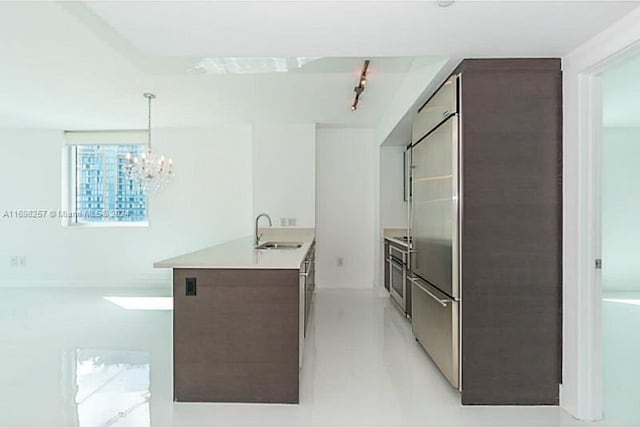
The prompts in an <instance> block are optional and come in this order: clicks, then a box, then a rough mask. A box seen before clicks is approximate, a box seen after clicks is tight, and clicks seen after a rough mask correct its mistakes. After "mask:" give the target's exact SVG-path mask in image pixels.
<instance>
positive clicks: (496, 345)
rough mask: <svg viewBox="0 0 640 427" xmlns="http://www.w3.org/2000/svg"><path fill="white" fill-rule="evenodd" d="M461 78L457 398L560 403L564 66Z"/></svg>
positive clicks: (536, 65)
mask: <svg viewBox="0 0 640 427" xmlns="http://www.w3.org/2000/svg"><path fill="white" fill-rule="evenodd" d="M456 72H459V73H461V74H462V78H461V79H460V85H461V87H460V104H461V111H462V114H461V116H462V126H461V128H460V131H461V141H462V150H461V153H462V186H463V187H462V188H463V192H464V193H463V194H464V200H463V208H462V218H461V227H462V230H463V231H462V233H463V241H462V246H461V264H462V301H463V303H462V342H463V346H462V361H463V362H462V363H463V365H462V384H463V388H462V403H464V404H542V405H544V404H551V405H557V404H558V400H559V396H558V394H559V384H560V382H561V368H562V357H561V356H562V353H561V351H562V350H561V348H562V347H561V346H562V259H561V256H562V182H561V180H562V72H561V64H560V60H559V59H513V60H466V61H463V62H462V64H460V67H459V68H458V70H456Z"/></svg>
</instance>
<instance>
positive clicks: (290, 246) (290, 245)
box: [256, 242, 302, 249]
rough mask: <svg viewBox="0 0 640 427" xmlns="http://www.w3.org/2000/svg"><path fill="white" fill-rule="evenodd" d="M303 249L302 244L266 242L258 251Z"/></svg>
mask: <svg viewBox="0 0 640 427" xmlns="http://www.w3.org/2000/svg"><path fill="white" fill-rule="evenodd" d="M301 247H302V243H300V242H264V243H263V244H261V245H260V246H258V247H257V248H256V249H298V248H301Z"/></svg>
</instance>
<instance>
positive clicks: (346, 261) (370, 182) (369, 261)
mask: <svg viewBox="0 0 640 427" xmlns="http://www.w3.org/2000/svg"><path fill="white" fill-rule="evenodd" d="M374 146H375V143H374V131H373V129H356V128H351V129H347V128H319V129H318V130H317V144H316V171H317V175H316V219H317V221H316V238H317V252H316V269H317V276H316V280H317V283H318V287H323V288H335V287H348V288H370V287H372V286H373V279H374V277H373V276H374V252H375V251H374V245H373V244H372V241H373V237H372V236H374V218H375V212H376V210H377V209H378V207H377V206H375V205H374V203H375V200H376V199H375V195H374V192H375V190H376V188H377V185H376V183H375V181H374V177H375V176H376V174H375V169H376V168H377V166H378V164H377V162H376V161H375V160H377V146H375V148H374ZM337 258H342V259H343V265H342V266H341V267H339V266H338V265H337Z"/></svg>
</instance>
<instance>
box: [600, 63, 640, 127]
mask: <svg viewBox="0 0 640 427" xmlns="http://www.w3.org/2000/svg"><path fill="white" fill-rule="evenodd" d="M602 98H603V106H602V118H603V124H604V126H620V127H640V54H639V55H636V56H634V57H632V58H628V59H625V60H623V61H622V62H621V63H619V64H617V65H615V66H614V67H612V68H611V69H610V70H608V71H606V72H605V73H603V75H602Z"/></svg>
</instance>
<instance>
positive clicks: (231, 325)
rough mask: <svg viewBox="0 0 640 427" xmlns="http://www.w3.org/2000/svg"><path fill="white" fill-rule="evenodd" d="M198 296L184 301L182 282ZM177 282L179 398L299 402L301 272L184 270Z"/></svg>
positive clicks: (176, 379)
mask: <svg viewBox="0 0 640 427" xmlns="http://www.w3.org/2000/svg"><path fill="white" fill-rule="evenodd" d="M187 277H195V278H196V279H197V295H196V296H186V295H185V279H186V278H187ZM173 278H174V287H173V291H174V315H173V325H174V327H173V331H174V332H173V341H174V345H173V349H174V350H173V353H174V399H175V400H176V401H178V402H265V403H298V386H299V384H298V372H299V370H298V337H299V336H298V324H299V319H298V317H299V311H298V304H299V271H298V270H210V269H202V270H183V269H176V270H174V272H173Z"/></svg>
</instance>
